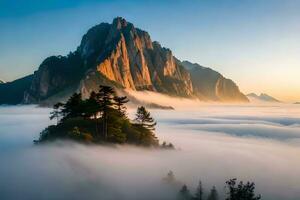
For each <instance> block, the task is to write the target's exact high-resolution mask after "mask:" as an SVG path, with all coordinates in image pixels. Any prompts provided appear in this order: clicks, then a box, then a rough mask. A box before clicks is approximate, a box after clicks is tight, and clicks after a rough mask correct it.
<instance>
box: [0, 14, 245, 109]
mask: <svg viewBox="0 0 300 200" xmlns="http://www.w3.org/2000/svg"><path fill="white" fill-rule="evenodd" d="M184 64H185V63H184V62H181V61H179V60H178V59H177V58H175V57H174V56H173V54H172V51H171V50H170V49H167V48H164V47H162V46H161V45H160V44H159V43H158V42H155V41H154V42H153V41H152V40H151V38H150V35H149V34H148V33H147V32H145V31H143V30H140V29H138V28H135V26H134V25H133V24H132V23H129V22H127V21H126V20H125V19H123V18H120V17H118V18H115V19H114V20H113V22H112V23H111V24H109V23H101V24H98V25H96V26H94V27H92V28H91V29H89V30H88V32H87V33H86V34H85V35H84V36H83V38H82V40H81V43H80V45H79V46H78V48H77V49H76V50H75V51H74V52H71V53H70V54H69V55H67V56H51V57H49V58H46V59H45V60H44V61H43V62H42V64H41V65H40V66H39V69H38V70H37V71H36V72H34V74H33V78H32V82H31V84H30V85H29V86H28V87H26V88H25V89H24V92H23V93H24V95H23V96H24V98H23V101H22V102H23V103H41V102H49V104H51V103H55V102H57V101H61V100H65V99H67V98H68V97H69V96H70V95H71V94H72V93H74V92H79V91H80V92H82V94H83V97H84V98H86V97H88V96H89V94H90V92H91V91H95V90H98V87H99V85H100V84H105V85H111V86H114V87H117V88H119V89H130V90H133V91H141V90H150V91H154V92H160V93H164V94H168V95H172V96H180V97H192V98H199V99H201V100H213V101H247V98H246V97H245V96H244V95H243V94H242V93H241V92H240V91H239V89H238V87H237V86H236V85H235V84H234V83H233V82H232V81H231V80H228V79H226V78H224V77H223V76H222V75H221V74H219V73H217V72H215V71H213V70H211V71H213V73H210V72H209V73H207V72H206V70H194V71H189V70H188V69H186V68H185V67H184V66H183V65H184ZM0 99H1V97H0ZM19 103H21V102H19Z"/></svg>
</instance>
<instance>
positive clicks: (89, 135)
mask: <svg viewBox="0 0 300 200" xmlns="http://www.w3.org/2000/svg"><path fill="white" fill-rule="evenodd" d="M128 101H129V100H128V99H127V97H126V96H123V97H120V96H117V95H116V92H115V90H114V89H113V88H112V87H110V86H103V85H101V86H100V87H99V91H98V92H92V93H91V94H90V97H89V98H88V99H85V100H84V99H82V96H81V93H74V94H73V95H72V96H71V97H70V98H69V99H68V101H67V102H66V103H57V104H56V105H54V110H53V112H51V116H50V119H56V120H57V124H56V125H51V126H49V127H47V128H46V129H45V130H44V131H42V133H41V134H40V138H39V140H38V141H36V142H37V143H42V142H46V141H52V140H56V139H72V140H76V141H81V142H92V143H119V144H123V143H128V144H135V145H142V146H154V147H156V146H159V141H158V139H157V137H156V136H155V133H154V130H155V125H156V122H155V120H154V119H153V118H152V117H151V114H150V112H149V111H147V109H146V108H145V107H143V106H141V107H138V109H137V113H136V118H135V119H134V120H133V121H131V120H130V119H129V118H128V116H127V113H126V106H125V104H126V103H127V102H128ZM162 147H163V148H173V145H172V144H168V145H167V144H166V143H163V145H162Z"/></svg>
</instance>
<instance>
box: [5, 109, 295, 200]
mask: <svg viewBox="0 0 300 200" xmlns="http://www.w3.org/2000/svg"><path fill="white" fill-rule="evenodd" d="M190 108H191V107H189V109H184V108H183V107H180V108H179V109H178V110H175V111H172V110H171V111H166V110H164V111H161V110H153V111H152V114H153V115H154V117H155V118H156V119H157V121H158V127H157V135H158V137H159V138H160V139H161V140H167V141H170V142H172V143H174V144H175V146H176V147H178V148H179V150H176V151H153V150H146V149H140V148H135V147H129V146H122V147H118V148H109V147H102V146H83V145H78V144H72V143H56V144H53V145H47V146H34V145H33V144H32V140H33V139H37V137H38V133H39V132H40V131H41V130H42V129H43V128H44V127H45V126H46V125H47V124H49V123H50V122H49V119H48V113H49V109H41V108H34V107H32V106H24V107H0V160H1V165H0V177H1V179H0V194H1V199H104V200H106V199H120V198H121V197H122V199H125V200H126V199H174V195H176V190H177V188H176V189H174V188H170V187H169V186H167V185H164V184H163V183H162V182H161V179H162V177H163V176H165V175H166V173H167V172H168V171H169V170H173V171H174V173H175V176H176V178H177V179H178V180H180V181H181V182H182V183H187V184H188V186H190V189H191V190H193V189H194V188H193V186H196V184H197V181H198V180H199V178H201V180H202V181H203V183H204V187H205V189H206V191H208V190H209V189H210V187H212V185H216V186H217V189H218V191H219V193H220V194H221V195H222V194H223V193H224V187H223V186H224V182H225V181H226V180H227V179H229V178H232V177H237V178H238V179H241V180H250V181H254V182H255V183H256V187H257V192H258V193H261V194H262V196H263V199H267V200H273V199H285V200H296V199H300V170H299V169H300V140H299V137H300V126H299V124H300V123H299V122H300V106H299V107H297V106H295V105H280V106H255V105H239V106H233V105H231V106H229V105H227V106H224V105H203V104H202V105H199V106H195V107H193V109H190ZM129 112H130V115H131V116H132V115H133V111H132V110H130V111H129Z"/></svg>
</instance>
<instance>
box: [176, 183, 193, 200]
mask: <svg viewBox="0 0 300 200" xmlns="http://www.w3.org/2000/svg"><path fill="white" fill-rule="evenodd" d="M179 198H180V199H182V200H190V199H191V193H190V191H189V189H188V187H187V186H186V185H183V186H182V188H181V190H180V191H179Z"/></svg>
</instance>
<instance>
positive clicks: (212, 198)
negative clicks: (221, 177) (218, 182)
mask: <svg viewBox="0 0 300 200" xmlns="http://www.w3.org/2000/svg"><path fill="white" fill-rule="evenodd" d="M218 199H219V195H218V192H217V189H216V187H215V186H213V187H212V189H211V190H210V194H209V195H208V198H207V200H218Z"/></svg>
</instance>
